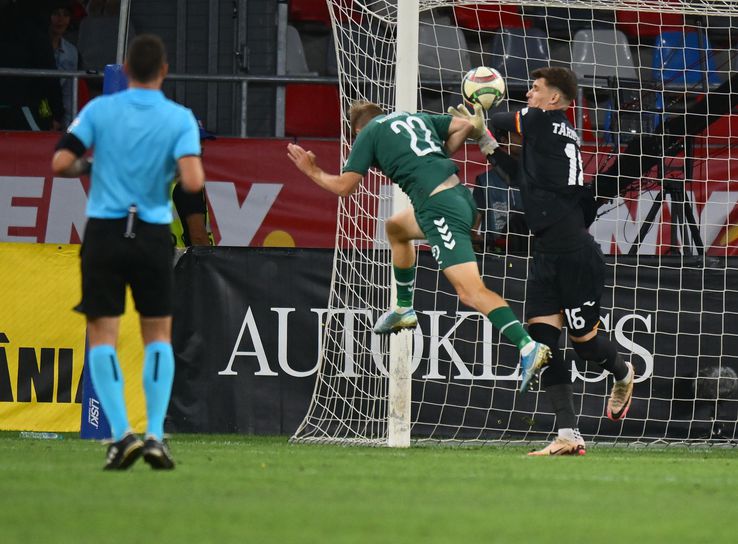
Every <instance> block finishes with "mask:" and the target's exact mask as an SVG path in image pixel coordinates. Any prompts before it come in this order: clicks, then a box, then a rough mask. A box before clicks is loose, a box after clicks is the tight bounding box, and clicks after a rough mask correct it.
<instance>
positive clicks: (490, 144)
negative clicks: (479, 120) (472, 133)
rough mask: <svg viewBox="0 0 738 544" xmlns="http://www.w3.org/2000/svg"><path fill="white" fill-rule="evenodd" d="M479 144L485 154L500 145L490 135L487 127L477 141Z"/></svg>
mask: <svg viewBox="0 0 738 544" xmlns="http://www.w3.org/2000/svg"><path fill="white" fill-rule="evenodd" d="M477 143H478V144H479V149H480V150H481V151H482V153H484V154H485V155H492V153H494V152H495V149H497V148H498V147H500V144H499V143H498V142H497V140H496V139H495V137H494V136H492V133H491V132H490V131H489V129H488V128H485V129H484V134H482V137H481V138H479V141H477Z"/></svg>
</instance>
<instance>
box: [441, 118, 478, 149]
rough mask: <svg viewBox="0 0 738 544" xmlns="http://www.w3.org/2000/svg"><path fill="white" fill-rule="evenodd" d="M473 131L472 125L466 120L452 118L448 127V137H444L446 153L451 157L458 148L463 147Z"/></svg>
mask: <svg viewBox="0 0 738 544" xmlns="http://www.w3.org/2000/svg"><path fill="white" fill-rule="evenodd" d="M473 130H474V125H472V124H471V122H470V121H467V120H466V119H461V118H459V117H454V118H452V119H451V124H450V125H449V126H448V135H447V136H446V144H445V147H446V151H447V152H448V154H449V155H453V154H454V153H456V151H458V150H459V148H460V147H461V146H462V145H464V142H466V140H467V138H469V135H470V134H471V133H472V131H473Z"/></svg>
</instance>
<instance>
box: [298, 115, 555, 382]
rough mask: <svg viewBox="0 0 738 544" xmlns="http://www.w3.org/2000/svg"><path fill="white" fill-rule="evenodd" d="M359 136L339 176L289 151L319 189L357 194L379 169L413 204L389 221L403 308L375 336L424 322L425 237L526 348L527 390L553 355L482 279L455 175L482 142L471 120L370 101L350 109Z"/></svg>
mask: <svg viewBox="0 0 738 544" xmlns="http://www.w3.org/2000/svg"><path fill="white" fill-rule="evenodd" d="M349 117H350V120H351V131H352V133H353V134H355V135H356V139H355V140H354V144H353V147H352V149H351V153H350V154H349V157H348V159H347V161H346V164H345V165H344V167H343V172H342V173H341V174H340V175H334V174H329V173H327V172H325V171H323V170H322V169H321V168H320V167H319V166H318V165H317V163H316V157H315V155H314V154H313V153H312V152H311V151H306V150H305V149H303V148H302V147H300V146H299V145H296V144H289V145H288V146H287V153H288V156H289V158H290V159H291V160H292V162H294V163H295V165H296V166H297V168H299V169H300V171H302V172H303V173H304V174H306V175H307V176H308V177H309V178H310V179H312V180H313V181H314V182H315V183H316V184H318V185H319V186H320V187H322V188H324V189H326V190H328V191H331V192H332V193H335V194H337V195H339V196H348V195H350V194H352V193H353V192H354V191H355V190H356V188H357V187H358V186H359V183H360V182H361V180H362V178H363V177H364V176H365V175H366V173H367V172H368V171H369V168H371V167H375V168H378V169H379V170H381V171H382V172H383V173H384V174H385V175H386V176H387V177H388V178H389V179H391V180H392V181H393V182H394V183H397V184H398V185H399V186H400V188H401V189H402V190H403V192H405V194H407V195H408V197H409V198H410V202H411V203H412V207H408V208H406V209H404V210H402V211H400V212H398V213H396V214H395V215H393V216H392V217H390V218H389V219H388V220H387V221H386V223H385V228H386V231H387V238H388V240H389V243H390V247H391V248H392V265H393V268H394V273H395V282H396V287H397V306H396V307H395V308H393V309H391V310H389V311H387V312H385V313H384V314H382V316H380V317H379V319H377V321H376V323H375V325H374V332H375V333H376V334H389V333H395V332H398V331H400V330H402V329H414V328H415V327H416V326H417V323H418V320H417V316H416V314H415V311H414V309H413V307H412V302H413V287H414V282H415V246H414V244H413V242H414V241H415V240H423V239H427V240H428V243H429V245H430V246H431V249H432V253H433V257H434V258H435V259H436V261H437V262H438V264H439V266H440V268H441V270H442V271H443V273H444V275H445V276H446V278H447V279H448V280H449V282H451V285H453V287H454V289H455V290H456V293H457V294H458V295H459V298H460V300H461V302H462V303H463V304H465V305H467V306H470V307H472V308H474V309H475V310H477V311H478V312H480V313H482V314H484V315H486V316H487V317H488V318H489V320H490V321H491V322H492V324H493V325H495V326H496V327H497V328H498V329H499V330H500V333H501V334H503V335H504V336H505V337H506V338H507V339H508V340H510V341H511V342H512V343H514V344H515V345H516V346H518V348H519V349H520V352H521V356H522V360H521V364H522V374H523V376H522V382H521V386H520V390H521V391H523V392H524V391H526V390H527V389H528V385H529V383H530V381H531V380H532V378H533V377H534V376H535V374H536V373H537V371H538V370H539V369H540V367H541V366H543V365H544V364H545V363H546V362H547V361H548V358H549V356H550V350H549V348H548V347H547V346H544V345H543V344H539V343H538V342H535V341H534V340H532V339H531V337H530V336H529V335H528V333H527V332H526V331H525V329H524V328H523V325H522V324H521V323H520V321H518V319H517V318H516V317H515V314H513V312H512V310H511V309H510V307H509V306H508V305H507V302H505V300H504V299H503V298H502V297H501V296H500V295H498V294H497V293H495V292H494V291H491V290H489V289H487V287H486V286H485V285H484V282H483V281H482V277H481V275H480V273H479V267H478V265H477V259H476V256H475V254H474V250H473V248H472V244H471V230H472V228H473V226H474V224H475V222H476V219H477V215H478V212H477V208H476V205H475V204H474V199H473V198H472V196H471V193H470V192H469V190H468V189H467V188H466V187H464V186H463V185H462V184H461V183H460V182H459V178H458V176H457V175H456V174H457V172H458V168H457V167H456V165H455V164H454V162H453V161H452V160H451V158H450V157H451V155H452V154H453V153H454V152H455V151H456V150H457V149H459V148H460V147H461V146H462V145H463V144H464V142H465V141H466V139H467V138H469V137H471V138H473V139H478V138H479V136H480V135H479V134H476V133H475V131H476V128H475V126H474V125H473V124H472V123H471V122H470V121H469V120H467V119H461V118H455V117H452V116H450V115H433V114H426V113H407V112H395V113H391V114H385V112H384V111H383V110H382V109H381V108H380V107H379V106H378V105H377V104H374V103H372V102H363V101H362V102H356V103H354V105H353V106H352V107H351V110H350V112H349Z"/></svg>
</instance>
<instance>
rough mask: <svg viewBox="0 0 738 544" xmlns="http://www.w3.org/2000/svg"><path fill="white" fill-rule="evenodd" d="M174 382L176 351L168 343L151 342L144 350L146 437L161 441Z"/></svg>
mask: <svg viewBox="0 0 738 544" xmlns="http://www.w3.org/2000/svg"><path fill="white" fill-rule="evenodd" d="M173 381H174V351H172V344H170V343H168V342H151V343H150V344H148V345H147V346H146V348H145V349H144V372H143V384H144V392H145V393H146V415H147V419H148V425H147V428H146V435H147V436H149V435H151V436H153V437H155V438H157V439H158V440H161V439H162V438H163V436H164V417H165V416H166V415H167V407H168V406H169V396H170V395H171V393H172V382H173Z"/></svg>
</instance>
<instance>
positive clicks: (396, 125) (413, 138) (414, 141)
mask: <svg viewBox="0 0 738 544" xmlns="http://www.w3.org/2000/svg"><path fill="white" fill-rule="evenodd" d="M406 119H407V121H403V120H401V119H398V120H397V121H394V122H393V123H392V124H391V125H390V128H391V129H392V130H393V132H394V133H395V134H399V133H400V129H401V128H403V129H405V130H406V131H407V133H408V134H410V149H412V150H413V151H414V152H415V154H416V155H417V156H418V157H423V156H425V155H427V154H428V153H433V152H434V151H440V150H441V148H440V147H438V146H437V145H436V143H435V142H434V141H433V140H432V139H431V138H432V136H433V133H432V132H431V131H430V129H429V128H428V127H426V126H425V123H424V122H423V120H422V119H421V118H420V117H414V116H412V115H410V116H408V117H407V118H406ZM413 126H414V127H415V128H417V129H418V130H420V131H422V132H423V140H422V143H424V144H427V147H424V149H421V148H420V146H419V145H418V135H417V134H416V133H415V130H414V127H413Z"/></svg>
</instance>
